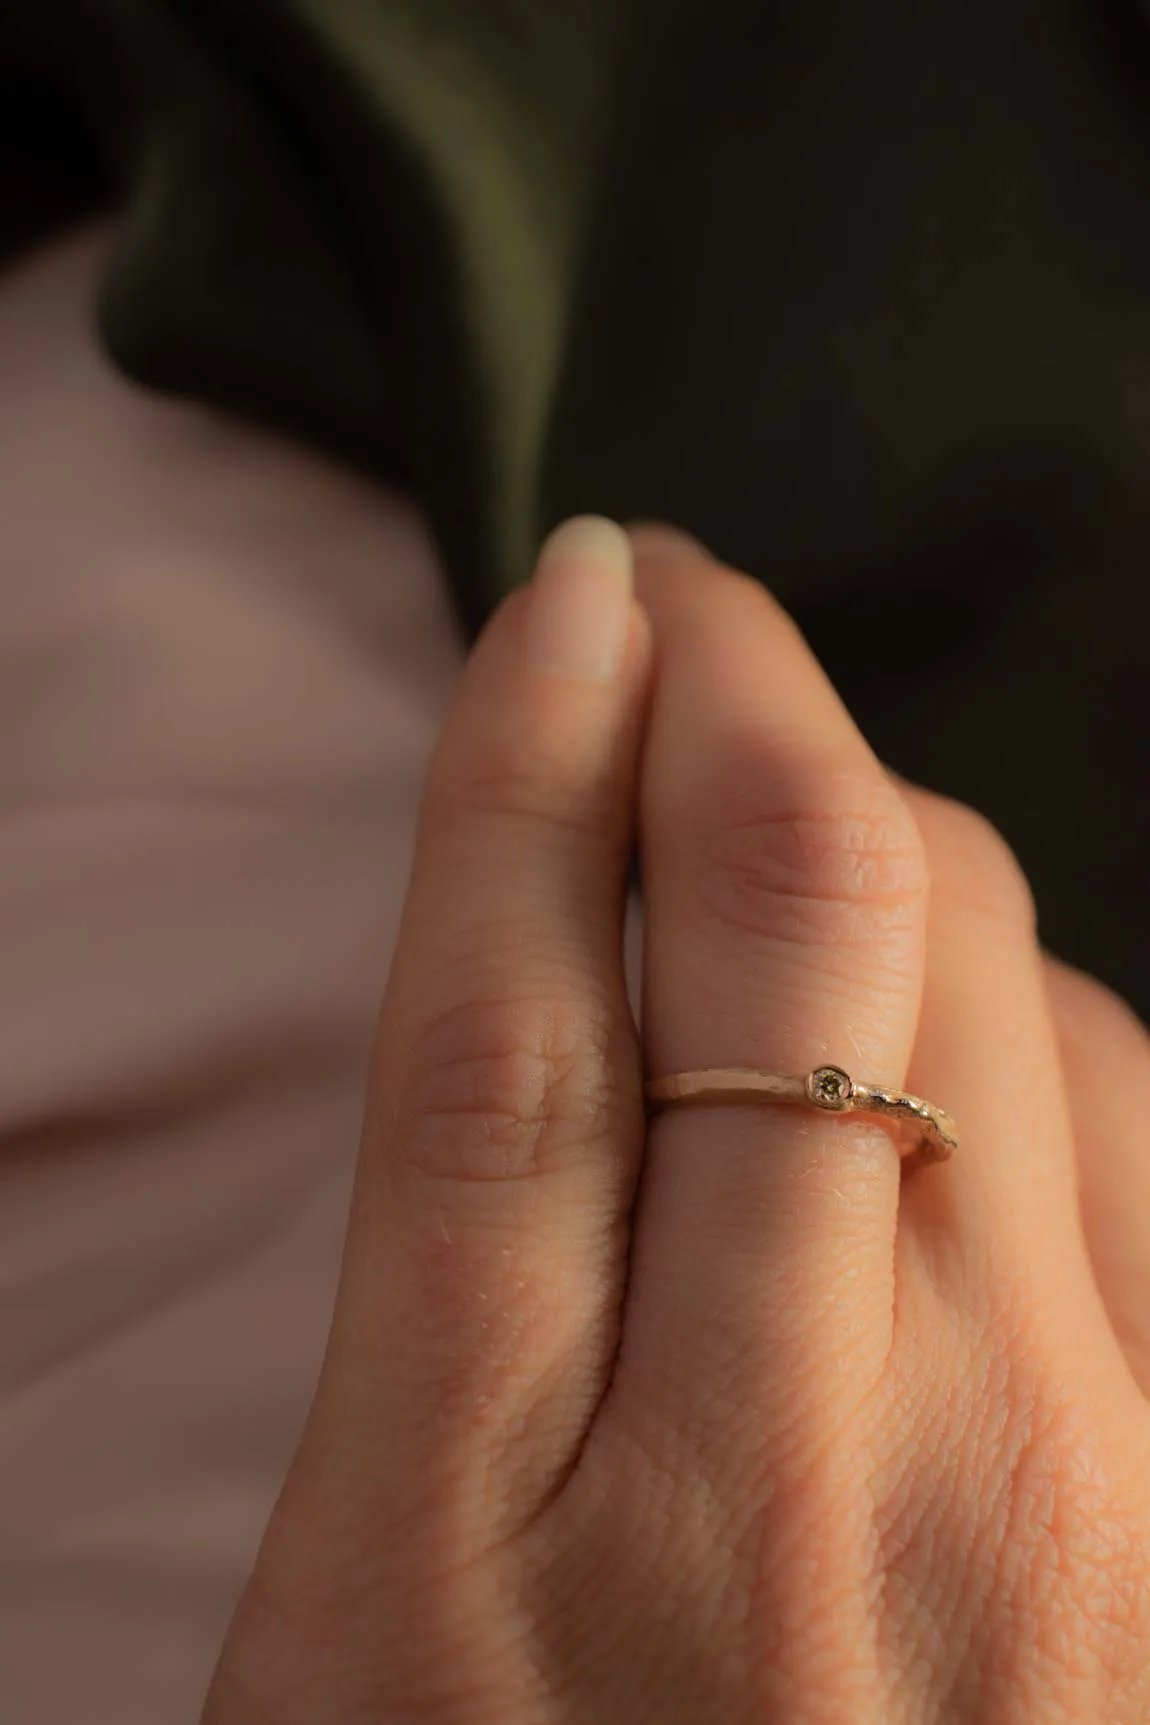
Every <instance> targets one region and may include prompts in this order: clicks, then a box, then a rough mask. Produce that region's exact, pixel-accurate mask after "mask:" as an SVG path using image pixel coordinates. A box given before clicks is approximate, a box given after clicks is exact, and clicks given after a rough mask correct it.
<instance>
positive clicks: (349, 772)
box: [0, 230, 463, 1725]
mask: <svg viewBox="0 0 1150 1725" xmlns="http://www.w3.org/2000/svg"><path fill="white" fill-rule="evenodd" d="M107 243H108V235H107V233H106V232H103V231H96V230H93V231H88V232H86V233H83V234H79V235H76V236H72V237H70V238H68V239H67V240H66V241H64V242H63V243H61V244H59V245H57V246H54V247H53V248H51V249H50V250H48V251H46V252H44V253H42V254H41V255H40V256H38V257H37V258H35V259H33V260H32V261H31V262H29V263H27V264H25V265H23V266H22V267H19V268H17V269H15V270H13V271H12V272H10V273H9V274H8V275H7V276H6V277H4V278H3V279H0V1719H2V1720H3V1721H4V1725H192V1722H193V1721H194V1720H196V1719H197V1718H198V1715H199V1710H200V1706H201V1703H202V1699H203V1694H204V1690H205V1688H206V1685H207V1681H208V1677H209V1674H210V1670H211V1666H212V1663H213V1662H214V1659H215V1656H216V1653H217V1651H218V1648H219V1644H220V1641H221V1639H222V1637H223V1633H224V1629H225V1627H226V1624H227V1620H228V1618H229V1616H230V1614H231V1610H232V1607H233V1605H234V1602H235V1598H236V1595H237V1593H238V1591H239V1588H240V1587H241V1585H242V1582H243V1579H244V1576H245V1575H246V1573H247V1570H248V1567H249V1565H250V1562H251V1558H252V1555H253V1554H254V1551H255V1548H256V1545H257V1543H258V1540H259V1536H260V1533H261V1531H262V1528H263V1524H264V1521H265V1519H266V1516H267V1513H268V1511H269V1509H270V1507H271V1504H272V1502H273V1500H274V1498H275V1495H276V1493H277V1491H278V1488H279V1484H280V1481H281V1480H282V1477H283V1474H284V1471H285V1469H286V1467H287V1465H288V1462H289V1460H290V1457H291V1454H292V1451H293V1448H294V1445H295V1442H296V1440H297V1438H298V1435H299V1430H300V1427H301V1425H302V1421H303V1418H304V1414H305V1412H306V1409H307V1404H308V1401H309V1398H310V1396H311V1393H312V1390H313V1388H314V1384H315V1378H316V1374H317V1371H318V1367H319V1362H320V1357H321V1354H322V1349H323V1345H324V1340H325V1337H326V1333H327V1327H328V1323H329V1319H330V1314H331V1304H332V1296H333V1292H334V1288H335V1278H336V1274H337V1270H338V1261H339V1253H340V1249H341V1245H342V1236H343V1228H344V1222H345V1213H346V1205H347V1197H348V1191H349V1185H350V1180H351V1175H352V1170H353V1164H354V1157H355V1152H356V1147H357V1137H358V1131H359V1112H360V1103H361V1093H362V1088H363V1079H364V1073H365V1067H366V1059H367V1053H368V1047H369V1041H370V1036H371V1031H372V1024H373V1019H374V1014H375V1010H376V1005H377V1001H378V996H379V993H380V991H381V988H382V985H383V981H384V979H385V977H386V971H387V964H388V958H389V954H390V947H391V942H392V938H393V933H394V929H395V926H396V919H397V917H398V914H399V910H400V906H401V900H402V895H403V891H404V886H405V882H406V874H407V868H408V862H409V857H410V844H411V838H412V833H413V822H414V819H415V814H416V808H417V801H418V795H419V788H420V781H421V777H422V774H423V770H424V768H425V764H426V760H427V757H428V753H429V751H430V748H431V746H432V743H433V741H434V738H435V734H436V731H437V728H438V725H439V722H440V720H441V717H442V714H443V711H444V708H445V705H446V701H447V698H448V695H449V693H450V690H451V687H452V685H453V683H454V681H455V678H456V676H457V675H458V670H459V667H460V665H461V663H462V656H463V655H462V649H461V647H460V645H459V643H458V639H457V635H456V631H455V627H454V623H453V620H452V618H451V615H450V611H449V605H448V600H447V597H446V588H445V586H444V583H443V580H442V577H441V575H440V573H439V570H438V568H437V565H436V562H435V558H434V555H433V553H432V550H431V548H430V544H429V540H428V537H427V535H426V533H425V531H424V529H423V527H422V526H421V523H420V520H419V518H418V517H417V515H416V513H415V512H414V510H413V509H412V508H411V507H409V506H408V504H407V503H406V502H405V501H404V500H403V499H402V498H399V497H396V496H391V495H388V494H386V493H384V492H381V491H377V490H375V489H373V488H372V487H370V486H368V485H367V484H364V483H362V482H360V481H358V480H356V479H354V478H351V477H349V476H347V475H345V474H343V473H341V472H339V471H337V470H335V469H333V468H332V467H330V466H328V465H325V464H324V463H323V462H321V461H319V460H317V459H314V458H313V457H311V456H310V455H307V454H305V453H301V452H300V451H298V450H296V449H294V448H292V447H290V446H288V445H285V444H284V443H281V442H279V441H276V440H274V439H272V438H268V437H263V436H259V435H256V434H254V433H253V432H251V431H248V430H246V429H243V428H240V427H237V426H236V425H234V424H231V423H229V422H228V421H226V420H224V419H221V418H220V417H219V416H218V415H215V414H212V413H209V412H206V411H204V410H202V409H200V408H198V407H195V406H190V405H182V404H173V403H169V402H163V401H160V400H157V399H153V398H151V397H149V396H147V395H145V394H144V393H142V392H140V391H137V390H135V389H132V388H130V387H129V386H128V385H126V384H125V383H124V382H123V381H121V380H120V379H119V378H118V377H117V376H116V375H114V373H113V372H112V370H111V369H110V368H109V367H108V366H107V365H106V364H105V363H104V362H103V361H102V360H101V358H100V357H99V356H98V353H97V350H96V347H95V344H94V342H93V339H92V336H91V334H90V330H89V317H90V312H89V300H90V294H91V287H92V283H93V280H94V277H95V273H96V269H97V266H98V263H99V260H100V258H101V256H102V254H103V252H104V250H105V248H106V245H107Z"/></svg>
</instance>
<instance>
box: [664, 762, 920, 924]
mask: <svg viewBox="0 0 1150 1725" xmlns="http://www.w3.org/2000/svg"><path fill="white" fill-rule="evenodd" d="M758 777H759V781H760V782H759V783H756V782H755V779H756V776H755V775H754V774H747V775H746V776H745V779H744V782H743V784H742V786H741V787H740V788H738V789H737V790H736V791H735V792H734V793H733V794H728V795H726V796H724V797H720V798H718V799H717V801H716V804H715V806H714V808H713V810H711V811H708V814H707V816H706V818H705V819H704V821H703V822H702V823H701V831H702V832H703V833H704V834H705V835H706V836H705V837H704V838H703V839H702V840H701V842H700V845H699V849H698V853H697V857H696V863H695V867H696V870H697V877H698V890H699V895H700V897H701V899H702V901H703V903H704V905H705V908H706V910H707V911H708V913H709V914H710V915H712V916H714V917H716V918H718V920H719V921H720V922H721V923H723V924H725V925H727V926H729V927H730V928H731V929H733V930H734V931H735V932H736V933H737V934H739V935H747V934H750V935H754V936H759V937H762V936H767V937H770V938H775V939H780V938H781V939H795V940H803V941H809V940H810V939H811V938H812V936H813V937H815V938H819V939H825V940H835V941H849V942H851V943H852V944H861V943H865V942H867V941H869V940H871V939H875V938H881V937H882V936H883V935H884V934H886V933H888V932H889V931H890V930H891V929H892V928H893V927H897V926H905V924H906V923H907V921H908V919H910V918H912V917H915V916H918V915H921V914H922V913H923V910H924V907H925V899H926V864H925V855H924V851H923V846H922V841H921V839H920V837H919V833H918V830H917V827H916V826H915V823H914V820H913V818H912V816H911V815H910V814H909V812H908V810H907V809H906V807H905V805H904V804H903V802H902V800H901V798H900V797H899V796H898V794H897V792H895V791H894V790H893V787H891V786H887V785H884V784H883V783H882V782H881V781H879V782H875V781H873V780H871V779H869V778H863V777H862V776H860V775H858V774H844V773H827V774H825V775H820V776H819V778H817V779H816V778H815V777H814V775H812V777H811V782H810V783H809V784H808V785H803V786H795V787H793V788H792V791H791V794H788V795H785V796H783V797H780V796H779V794H778V792H777V790H773V789H772V788H771V787H770V786H769V784H767V785H764V784H763V783H762V780H763V779H764V778H766V775H765V774H760V775H758ZM796 793H797V794H796Z"/></svg>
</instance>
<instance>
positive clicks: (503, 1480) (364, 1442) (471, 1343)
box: [203, 527, 1150, 1725]
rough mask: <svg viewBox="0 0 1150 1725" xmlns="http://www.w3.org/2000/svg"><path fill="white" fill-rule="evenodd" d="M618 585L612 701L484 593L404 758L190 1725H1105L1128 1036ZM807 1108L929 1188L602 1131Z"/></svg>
mask: <svg viewBox="0 0 1150 1725" xmlns="http://www.w3.org/2000/svg"><path fill="white" fill-rule="evenodd" d="M631 542H632V544H633V546H634V549H635V552H636V587H635V591H636V600H635V601H634V602H633V604H632V608H631V612H630V622H629V635H628V638H627V650H626V654H625V657H624V660H623V663H622V668H621V670H620V671H619V673H618V674H617V675H616V676H614V677H613V678H611V677H605V678H601V679H598V680H595V679H592V678H586V677H578V676H574V675H558V674H555V673H553V672H548V671H544V670H541V669H539V668H537V667H535V666H534V665H533V663H532V662H531V661H530V659H529V658H528V657H527V648H528V646H529V645H530V641H531V639H532V637H531V635H530V633H529V631H530V627H531V623H530V619H531V607H532V603H533V597H532V592H531V590H530V589H525V590H522V591H520V592H517V593H515V594H513V595H512V596H511V597H510V598H509V599H508V600H507V601H506V602H505V604H504V605H503V606H502V607H501V608H500V610H499V611H498V612H497V614H496V615H495V616H494V618H493V619H492V621H491V623H490V624H489V626H488V628H487V630H486V631H485V633H484V635H483V637H482V638H481V640H480V641H479V643H478V645H477V647H476V649H475V652H474V653H473V655H472V657H471V660H470V662H469V664H468V667H467V669H466V672H465V674H464V676H463V678H462V680H461V683H460V686H459V689H458V693H457V697H456V700H455V703H454V706H453V708H452V710H451V712H450V714H449V716H448V719H447V721H446V723H445V725H444V729H443V733H442V736H441V738H440V743H439V747H438V749H437V752H436V755H435V758H434V760H433V762H432V765H431V768H430V771H429V774H428V780H427V784H426V788H425V793H424V800H423V805H422V809H421V821H420V829H419V838H418V843H417V848H416V856H415V862H414V868H413V875H412V881H411V888H410V892H409V895H408V900H407V903H406V906H405V912H404V920H403V925H402V931H401V934H400V937H399V941H398V945H397V949H396V953H395V958H394V963H393V966H392V970H391V975H390V978H389V980H388V984H387V990H386V994H385V998H384V1004H383V1009H382V1015H381V1022H380V1031H379V1036H378V1040H377V1047H376V1053H375V1060H374V1069H373V1076H372V1083H371V1090H370V1098H369V1105H368V1110H367V1118H366V1125H365V1131H364V1138H363V1147H362V1152H361V1157H360V1163H359V1168H358V1172H357V1179H356V1186H355V1192H354V1196H353V1203H352V1210H351V1216H350V1222H349V1230H348V1237H347V1245H346V1252H345V1257H344V1262H343V1268H342V1275H341V1281H340V1287H339V1295H338V1300H337V1306H336V1312H335V1317H334V1323H333V1328H332V1333H331V1338H330V1343H329V1348H328V1352H327V1356H326V1359H325V1363H324V1368H323V1372H322V1376H321V1380H320V1383H319V1386H318V1389H317V1392H316V1396H315V1400H314V1403H313V1406H312V1409H311V1414H310V1417H309V1420H308V1423H307V1428H306V1432H305V1434H304V1437H303V1440H302V1443H301V1445H300V1448H299V1451H298V1454H297V1456H296V1458H295V1460H294V1463H293V1466H292V1468H291V1470H290V1473H289V1476H288V1478H287V1480H286V1482H285V1485H284V1489H283V1492H282V1494H281V1496H280V1499H279V1501H278V1503H277V1505H276V1508H275V1510H274V1513H273V1515H272V1518H271V1522H270V1525H269V1527H268V1530H267V1534H266V1537H265V1539H264V1541H263V1544H262V1546H261V1549H260V1552H259V1556H258V1559H257V1562H256V1565H255V1569H254V1573H253V1575H252V1578H251V1581H250V1583H249V1585H248V1587H247V1589H246V1591H245V1593H244V1595H243V1597H242V1599H241V1601H240V1604H239V1607H238V1610H237V1612H236V1615H235V1618H234V1621H233V1623H232V1626H231V1630H230V1632H229V1635H228V1638H227V1641H226V1643H225V1646H224V1648H223V1651H222V1653H221V1657H220V1662H219V1665H218V1668H217V1670H216V1673H215V1677H214V1681H213V1684H212V1688H211V1693H210V1695H209V1697H208V1700H207V1704H206V1708H205V1712H204V1715H203V1721H204V1725H709V1722H711V1721H714V1722H716V1725H718V1722H722V1725H941V1722H945V1725H960V1722H961V1725H967V1722H969V1725H1071V1722H1073V1725H1145V1722H1146V1721H1148V1720H1150V1405H1148V1401H1147V1396H1148V1393H1150V1144H1148V1142H1147V1132H1146V1125H1145V1122H1146V1118H1147V1115H1146V1103H1145V1098H1147V1097H1148V1096H1150V1052H1148V1039H1147V1034H1146V1031H1145V1029H1144V1027H1143V1026H1142V1025H1141V1024H1140V1023H1139V1022H1138V1020H1137V1019H1136V1018H1135V1016H1134V1015H1133V1013H1131V1012H1130V1011H1129V1009H1128V1008H1127V1007H1126V1006H1124V1005H1123V1003H1122V1002H1120V1001H1119V1000H1117V999H1116V998H1114V997H1113V996H1112V995H1111V994H1110V993H1109V992H1108V991H1107V990H1105V989H1104V988H1103V987H1102V986H1101V985H1099V984H1098V983H1095V982H1093V981H1092V980H1090V979H1089V978H1086V977H1083V976H1081V975H1080V974H1079V973H1077V972H1074V971H1072V970H1069V969H1068V968H1066V967H1065V966H1063V965H1061V964H1059V963H1057V962H1056V961H1055V960H1054V959H1052V958H1051V957H1049V956H1048V955H1046V954H1044V953H1043V952H1042V950H1041V948H1040V946H1039V943H1038V940H1037V936H1036V929H1035V917H1034V912H1033V907H1032V903H1031V899H1030V894H1029V892H1028V889H1027V885H1026V882H1025V880H1024V878H1023V876H1022V874H1021V872H1020V870H1019V867H1018V865H1017V863H1016V862H1015V860H1014V858H1013V857H1012V855H1011V854H1010V852H1009V850H1008V849H1007V847H1006V845H1005V844H1004V842H1003V841H1002V839H1001V838H1000V837H999V836H998V835H997V834H996V833H995V832H994V831H993V829H991V828H990V827H989V826H988V825H987V824H986V823H985V822H984V821H983V820H982V819H981V818H980V817H979V816H977V815H975V814H974V813H972V812H971V811H970V810H968V809H965V808H962V807H960V806H958V805H956V804H953V803H950V802H948V801H946V800H945V799H943V798H940V797H938V796H935V795H932V794H928V793H927V792H925V791H922V790H919V789H917V788H915V787H913V786H910V785H907V784H905V783H903V782H901V781H896V780H895V779H894V777H893V776H892V775H891V774H890V773H889V772H888V771H886V770H885V769H884V768H883V766H882V765H881V764H880V763H879V762H878V761H877V760H876V759H875V757H874V756H873V754H872V752H871V751H870V749H869V748H868V746H867V745H866V743H865V742H864V740H863V738H862V737H861V735H860V734H859V732H858V730H857V729H856V727H855V726H854V724H853V723H852V721H851V719H850V717H849V715H848V714H847V713H846V711H845V710H844V709H843V707H842V705H841V703H840V702H839V700H838V698H837V696H836V695H835V693H834V691H833V690H832V689H831V687H830V685H829V684H828V682H827V681H826V679H825V677H824V675H823V673H822V672H821V670H820V668H819V666H818V665H817V663H816V662H815V660H814V658H813V657H812V655H811V653H810V651H809V649H808V648H807V646H806V645H805V643H804V642H803V640H802V639H801V637H800V636H799V634H798V632H797V631H796V630H795V628H794V626H793V624H792V623H791V622H790V620H789V619H788V618H787V617H786V616H785V615H784V614H783V613H782V612H781V610H780V609H779V607H778V606H777V605H776V604H775V603H774V601H773V600H772V599H771V598H770V597H769V596H768V595H767V594H766V593H765V592H764V590H763V589H762V588H761V587H760V586H759V584H758V583H756V582H753V581H749V580H747V579H746V578H745V577H742V576H740V575H738V574H736V573H734V572H732V571H730V570H727V569H724V568H722V567H720V566H719V565H717V564H715V563H713V562H712V561H711V560H710V559H709V558H708V557H707V554H706V553H705V552H704V551H703V550H702V549H701V548H700V547H697V546H696V545H695V544H694V543H693V542H691V541H688V540H686V539H684V538H682V537H680V536H676V535H672V534H670V533H669V532H667V531H665V530H660V529H658V528H652V527H648V528H640V529H635V530H633V531H632V533H631ZM593 575H594V571H593V570H592V571H590V573H589V574H588V577H587V578H588V579H589V580H590V579H591V578H592V577H593ZM633 823H635V825H636V827H637V831H638V834H639V839H640V843H641V848H642V855H643V862H644V882H645V884H644V922H643V936H644V952H643V983H642V1013H641V1022H642V1037H641V1038H640V1036H639V1034H638V1032H637V1030H636V1026H635V1023H634V1020H633V1017H632V1015H631V1012H630V1010H629V1007H628V1002H627V996H626V984H625V975H624V967H623V957H622V925H623V911H624V904H625V896H626V859H627V847H628V844H629V842H630V835H631V832H632V826H633ZM824 1061H832V1062H835V1063H837V1064H839V1065H843V1066H845V1067H846V1068H847V1069H848V1070H850V1071H851V1072H853V1073H854V1074H855V1075H856V1076H857V1077H859V1078H861V1079H864V1080H869V1081H872V1082H876V1083H882V1084H886V1085H890V1086H901V1087H904V1088H906V1089H909V1090H911V1091H912V1092H914V1093H915V1094H917V1095H919V1096H925V1097H927V1098H929V1099H931V1100H933V1101H936V1102H938V1103H940V1104H942V1105H943V1106H944V1107H947V1108H948V1109H950V1110H951V1111H952V1112H953V1114H954V1115H955V1116H956V1118H957V1120H958V1123H959V1128H960V1131H961V1145H960V1148H959V1151H958V1153H957V1155H956V1156H955V1157H954V1158H953V1159H952V1160H950V1161H948V1162H946V1163H944V1164H941V1165H938V1166H934V1167H930V1168H926V1169H920V1170H916V1171H914V1172H907V1171H904V1170H903V1169H902V1166H901V1164H900V1160H899V1157H898V1155H897V1154H896V1150H895V1144H896V1138H895V1137H894V1136H892V1131H891V1129H890V1128H888V1127H886V1126H883V1125H881V1124H876V1123H875V1122H874V1121H873V1120H872V1121H868V1120H866V1119H864V1118H861V1117H859V1116H855V1117H853V1118H851V1119H841V1118H840V1119H836V1118H834V1117H833V1116H831V1115H828V1114H824V1113H818V1112H816V1111H814V1110H808V1109H803V1108H795V1107H790V1106H785V1105H777V1104H776V1105H773V1106H770V1105H768V1106H765V1107H764V1106H761V1105H760V1106H745V1105H744V1106H736V1107H726V1108H724V1107H716V1106H709V1107H703V1108H691V1109H674V1110H667V1111H664V1112H661V1113H658V1114H656V1115H654V1116H653V1117H652V1118H651V1120H650V1121H649V1122H647V1121H645V1118H644V1111H643V1101H642V1082H643V1079H644V1077H645V1076H646V1077H652V1076H656V1075H659V1074H663V1073H668V1072H675V1071H683V1070H688V1069H694V1068H699V1067H705V1066H735V1065H745V1066H755V1067H760V1068H763V1069H766V1070H768V1071H774V1072H790V1073H803V1072H806V1071H808V1070H809V1069H810V1068H812V1067H813V1066H816V1065H819V1064H820V1063H822V1062H824ZM1139 1097H1141V1098H1143V1101H1142V1102H1141V1104H1138V1103H1137V1098H1139ZM1132 1098H1134V1099H1135V1105H1131V1099H1132Z"/></svg>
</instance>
